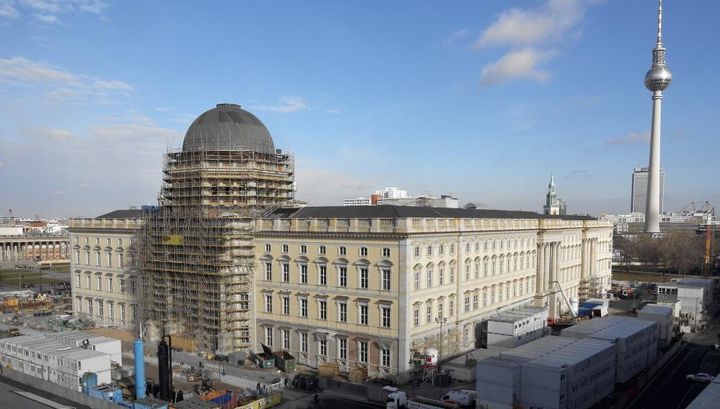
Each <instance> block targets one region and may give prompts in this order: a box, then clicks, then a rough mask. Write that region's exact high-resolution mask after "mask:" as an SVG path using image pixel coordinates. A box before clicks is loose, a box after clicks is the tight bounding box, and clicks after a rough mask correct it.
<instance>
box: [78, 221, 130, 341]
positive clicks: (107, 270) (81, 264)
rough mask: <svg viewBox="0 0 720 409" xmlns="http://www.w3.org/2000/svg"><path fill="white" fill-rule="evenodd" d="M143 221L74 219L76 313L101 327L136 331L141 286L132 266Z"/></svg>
mask: <svg viewBox="0 0 720 409" xmlns="http://www.w3.org/2000/svg"><path fill="white" fill-rule="evenodd" d="M140 226H141V221H140V219H135V218H131V219H89V218H88V219H71V220H70V228H69V231H70V246H71V251H72V254H71V257H70V272H71V279H72V297H73V313H74V314H75V315H76V316H78V317H81V318H86V319H90V320H93V321H94V322H95V323H96V324H97V325H100V326H113V327H118V328H125V329H135V328H136V324H137V319H136V317H137V316H138V295H139V292H140V282H139V281H138V278H137V275H136V273H135V271H133V269H132V262H133V258H134V256H135V245H136V243H135V235H136V234H137V232H138V229H139V228H140Z"/></svg>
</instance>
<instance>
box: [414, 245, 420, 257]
mask: <svg viewBox="0 0 720 409" xmlns="http://www.w3.org/2000/svg"><path fill="white" fill-rule="evenodd" d="M415 257H420V247H415Z"/></svg>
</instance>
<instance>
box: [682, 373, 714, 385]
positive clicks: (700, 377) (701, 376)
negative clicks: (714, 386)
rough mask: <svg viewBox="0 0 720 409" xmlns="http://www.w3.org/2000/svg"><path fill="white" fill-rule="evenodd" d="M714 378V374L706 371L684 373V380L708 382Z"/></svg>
mask: <svg viewBox="0 0 720 409" xmlns="http://www.w3.org/2000/svg"><path fill="white" fill-rule="evenodd" d="M713 379H715V377H714V376H712V375H710V374H706V373H702V372H701V373H695V374H689V375H685V380H688V381H693V382H704V383H710V382H712V381H713Z"/></svg>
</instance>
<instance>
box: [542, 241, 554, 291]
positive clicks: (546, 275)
mask: <svg viewBox="0 0 720 409" xmlns="http://www.w3.org/2000/svg"><path fill="white" fill-rule="evenodd" d="M543 249H544V251H545V272H544V274H543V276H544V278H543V283H544V288H545V291H546V292H547V291H548V290H549V289H550V283H549V281H550V278H551V276H550V266H551V264H550V263H551V262H552V260H551V257H552V252H551V251H550V244H545V245H544V246H543Z"/></svg>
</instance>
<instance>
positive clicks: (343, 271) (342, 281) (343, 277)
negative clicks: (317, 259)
mask: <svg viewBox="0 0 720 409" xmlns="http://www.w3.org/2000/svg"><path fill="white" fill-rule="evenodd" d="M339 274H340V277H338V285H340V287H347V267H345V266H342V267H339Z"/></svg>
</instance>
